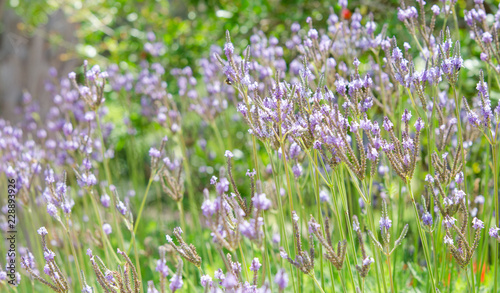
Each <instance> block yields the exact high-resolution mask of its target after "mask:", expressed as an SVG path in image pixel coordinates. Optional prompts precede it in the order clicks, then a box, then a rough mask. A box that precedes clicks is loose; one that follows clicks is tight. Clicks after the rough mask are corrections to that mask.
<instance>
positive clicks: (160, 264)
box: [156, 259, 168, 278]
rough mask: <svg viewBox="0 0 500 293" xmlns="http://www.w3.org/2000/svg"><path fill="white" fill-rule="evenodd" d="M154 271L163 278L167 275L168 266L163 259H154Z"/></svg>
mask: <svg viewBox="0 0 500 293" xmlns="http://www.w3.org/2000/svg"><path fill="white" fill-rule="evenodd" d="M156 271H157V272H159V273H160V274H161V275H162V277H163V278H166V277H167V276H168V266H167V262H166V260H164V259H159V260H157V261H156Z"/></svg>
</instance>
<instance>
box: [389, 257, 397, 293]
mask: <svg viewBox="0 0 500 293" xmlns="http://www.w3.org/2000/svg"><path fill="white" fill-rule="evenodd" d="M387 267H388V269H389V282H390V283H391V292H392V293H394V292H396V290H394V281H393V280H392V270H391V255H390V254H388V255H387Z"/></svg>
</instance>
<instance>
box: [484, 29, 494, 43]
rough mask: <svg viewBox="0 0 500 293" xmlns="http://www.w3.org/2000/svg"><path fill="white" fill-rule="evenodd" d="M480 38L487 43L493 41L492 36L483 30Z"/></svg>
mask: <svg viewBox="0 0 500 293" xmlns="http://www.w3.org/2000/svg"><path fill="white" fill-rule="evenodd" d="M482 40H483V42H485V43H486V44H489V43H491V42H493V36H492V35H491V34H490V33H489V32H484V33H483V36H482Z"/></svg>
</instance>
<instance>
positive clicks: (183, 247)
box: [166, 227, 201, 268]
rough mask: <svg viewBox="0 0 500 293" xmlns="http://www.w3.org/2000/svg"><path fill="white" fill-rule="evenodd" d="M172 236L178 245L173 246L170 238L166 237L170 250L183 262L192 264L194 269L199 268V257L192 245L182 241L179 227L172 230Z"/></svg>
mask: <svg viewBox="0 0 500 293" xmlns="http://www.w3.org/2000/svg"><path fill="white" fill-rule="evenodd" d="M174 236H175V238H177V241H179V245H178V246H177V245H175V243H174V241H173V240H172V237H170V236H169V235H166V238H167V242H168V244H170V246H172V248H173V249H174V250H175V251H176V252H177V253H178V254H179V255H180V256H181V257H182V258H184V259H185V260H187V261H189V262H190V263H192V264H194V265H195V266H196V267H198V268H200V266H201V257H200V256H199V255H198V253H197V252H196V247H195V246H194V245H193V244H189V245H188V244H186V242H184V239H183V238H182V229H181V228H180V227H176V228H174Z"/></svg>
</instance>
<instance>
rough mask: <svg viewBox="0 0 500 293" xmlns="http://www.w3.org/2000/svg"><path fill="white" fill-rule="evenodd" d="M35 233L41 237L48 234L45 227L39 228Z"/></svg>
mask: <svg viewBox="0 0 500 293" xmlns="http://www.w3.org/2000/svg"><path fill="white" fill-rule="evenodd" d="M36 232H37V233H38V235H41V236H45V235H47V234H49V232H47V229H45V227H40V229H38V230H37V231H36Z"/></svg>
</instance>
